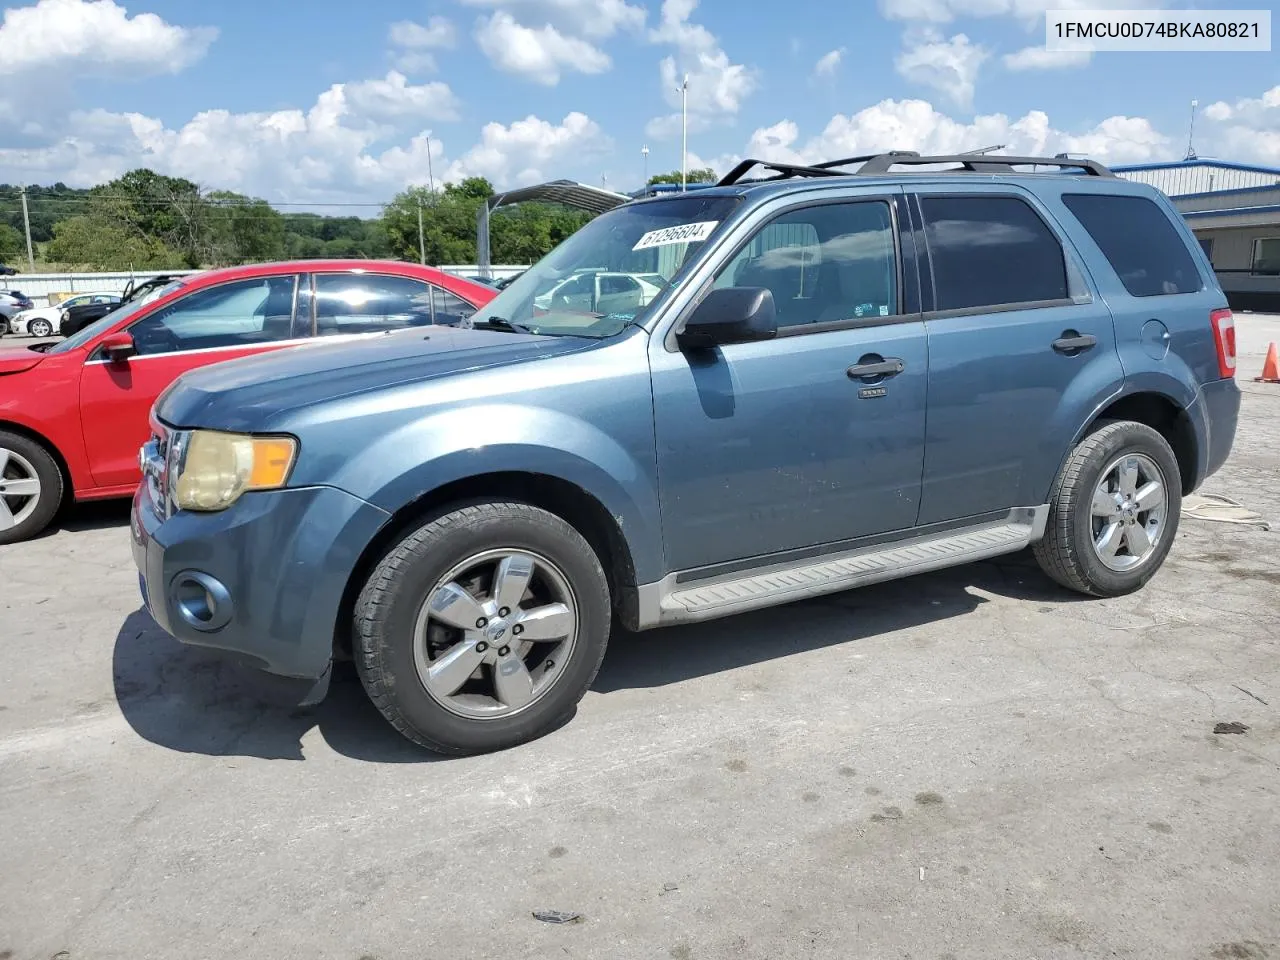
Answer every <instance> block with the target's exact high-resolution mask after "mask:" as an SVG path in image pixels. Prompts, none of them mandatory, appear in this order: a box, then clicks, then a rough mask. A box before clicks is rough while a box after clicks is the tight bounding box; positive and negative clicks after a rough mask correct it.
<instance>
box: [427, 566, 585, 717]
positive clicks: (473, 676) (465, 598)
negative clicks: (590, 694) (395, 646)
mask: <svg viewBox="0 0 1280 960" xmlns="http://www.w3.org/2000/svg"><path fill="white" fill-rule="evenodd" d="M578 620H579V617H578V603H577V599H576V598H575V596H574V593H573V588H572V587H570V586H569V581H568V579H567V578H566V577H565V575H564V574H563V573H561V571H560V569H559V568H558V567H557V566H556V565H555V564H554V563H552V562H551V561H550V560H548V559H547V558H546V557H543V556H540V555H538V554H536V553H533V552H531V551H527V550H511V549H505V550H487V551H485V552H484V553H479V554H476V555H474V556H471V557H468V558H467V559H466V560H464V561H462V563H459V564H458V565H457V566H455V567H454V568H453V569H452V570H450V571H449V572H448V573H447V574H445V575H444V576H443V577H442V578H441V579H440V580H439V582H438V583H437V584H436V585H435V587H433V588H432V590H431V592H430V593H429V594H428V595H427V599H426V602H424V603H423V604H422V607H421V609H420V610H419V612H418V618H417V623H416V625H415V628H414V638H413V657H414V664H415V666H416V667H417V671H418V679H419V680H420V681H421V682H422V685H423V687H424V688H425V689H426V691H427V693H428V694H429V695H430V696H431V697H432V699H434V700H435V701H436V702H437V703H439V704H440V705H441V706H443V707H444V708H445V709H446V710H448V711H450V712H451V713H454V714H457V715H458V716H461V717H466V718H468V719H473V720H488V719H495V718H498V717H509V716H512V715H514V714H516V713H519V712H521V711H523V710H526V709H527V708H529V707H530V706H532V705H533V704H534V703H536V702H537V701H538V700H539V699H541V698H542V697H543V696H545V695H546V693H547V692H548V691H549V690H551V688H552V687H553V686H555V684H556V682H557V681H558V680H559V678H560V676H561V675H562V674H563V670H564V666H565V664H566V663H567V662H568V659H569V657H570V655H571V654H572V653H573V648H574V645H575V644H576V642H577V638H578Z"/></svg>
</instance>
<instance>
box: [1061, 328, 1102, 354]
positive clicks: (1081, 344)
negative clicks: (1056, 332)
mask: <svg viewBox="0 0 1280 960" xmlns="http://www.w3.org/2000/svg"><path fill="white" fill-rule="evenodd" d="M1097 345H1098V338H1097V337H1095V336H1093V334H1089V333H1076V332H1075V331H1074V330H1064V331H1063V332H1062V336H1061V337H1059V338H1058V339H1057V340H1055V341H1053V349H1054V350H1056V351H1058V353H1065V354H1066V355H1067V356H1069V357H1074V356H1075V355H1076V354H1077V353H1083V352H1084V351H1085V350H1088V349H1089V348H1090V347H1096V346H1097Z"/></svg>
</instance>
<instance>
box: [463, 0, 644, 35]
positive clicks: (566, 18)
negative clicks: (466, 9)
mask: <svg viewBox="0 0 1280 960" xmlns="http://www.w3.org/2000/svg"><path fill="white" fill-rule="evenodd" d="M462 2H463V3H465V4H466V5H468V6H472V7H485V8H488V9H493V10H502V11H505V12H506V13H509V14H511V15H512V17H513V18H514V17H516V16H517V15H518V16H519V19H520V20H522V21H523V22H525V23H535V22H539V21H541V22H543V23H548V24H550V25H551V26H553V27H555V28H557V30H558V31H559V32H561V33H566V34H571V35H575V36H583V37H591V38H593V39H597V40H603V39H604V38H606V37H611V36H613V35H614V34H615V33H617V32H618V31H620V30H638V29H640V28H641V27H643V26H644V18H645V10H644V8H643V7H637V6H632V5H631V4H628V3H626V2H625V0H462Z"/></svg>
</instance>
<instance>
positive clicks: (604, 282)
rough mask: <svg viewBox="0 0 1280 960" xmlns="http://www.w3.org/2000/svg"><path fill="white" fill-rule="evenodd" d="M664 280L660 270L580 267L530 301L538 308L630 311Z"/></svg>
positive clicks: (646, 300)
mask: <svg viewBox="0 0 1280 960" xmlns="http://www.w3.org/2000/svg"><path fill="white" fill-rule="evenodd" d="M666 284H667V278H666V277H664V276H662V274H660V273H610V272H604V271H601V272H598V273H597V272H595V271H584V272H582V273H578V274H575V275H574V276H571V277H566V278H565V279H564V280H561V281H560V282H559V283H558V284H556V285H555V286H554V287H552V288H551V289H550V290H548V291H547V292H546V293H543V294H539V295H538V296H536V297H534V299H533V302H534V305H535V306H537V307H539V308H540V309H542V310H553V309H558V310H569V311H573V312H582V313H633V314H634V313H635V312H637V311H638V310H639V309H640V308H641V307H644V306H648V305H649V302H650V301H651V300H653V298H654V297H656V296H657V295H658V294H659V293H661V292H662V288H663V287H665V286H666Z"/></svg>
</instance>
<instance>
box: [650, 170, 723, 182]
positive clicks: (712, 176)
mask: <svg viewBox="0 0 1280 960" xmlns="http://www.w3.org/2000/svg"><path fill="white" fill-rule="evenodd" d="M719 179H720V178H719V177H717V176H716V172H715V171H714V170H712V169H711V168H710V167H698V168H697V169H696V170H690V171H689V172H688V174H687V175H686V176H685V183H715V182H716V181H717V180H719ZM649 182H650V183H651V184H652V183H679V182H680V171H679V170H672V171H671V172H670V173H655V174H654V175H653V176H652V177H650V178H649Z"/></svg>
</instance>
